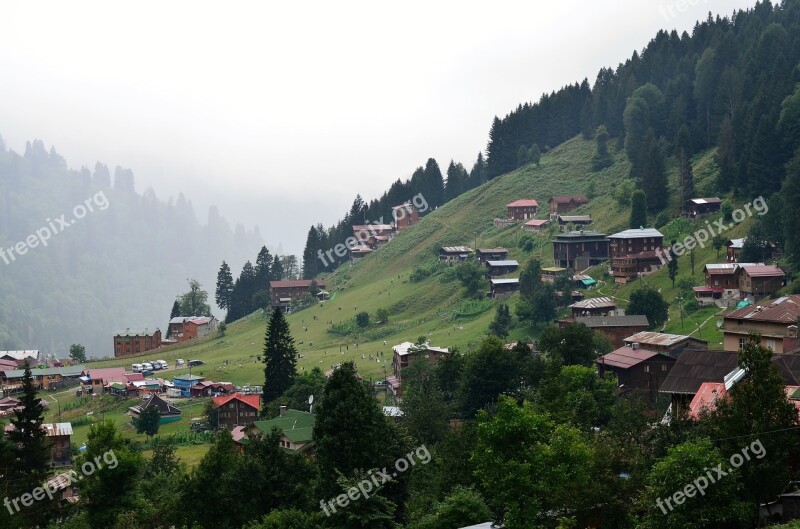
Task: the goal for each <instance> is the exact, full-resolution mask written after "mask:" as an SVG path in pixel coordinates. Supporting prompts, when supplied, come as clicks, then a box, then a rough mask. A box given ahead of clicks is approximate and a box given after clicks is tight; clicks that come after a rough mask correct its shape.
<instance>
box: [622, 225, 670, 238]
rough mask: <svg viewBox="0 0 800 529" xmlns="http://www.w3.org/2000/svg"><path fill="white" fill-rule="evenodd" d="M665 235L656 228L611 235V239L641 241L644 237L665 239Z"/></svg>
mask: <svg viewBox="0 0 800 529" xmlns="http://www.w3.org/2000/svg"><path fill="white" fill-rule="evenodd" d="M663 236H664V235H663V234H662V233H661V232H660V231H658V230H657V229H655V228H631V229H629V230H625V231H621V232H619V233H615V234H614V235H609V236H608V238H609V239H640V238H643V237H663Z"/></svg>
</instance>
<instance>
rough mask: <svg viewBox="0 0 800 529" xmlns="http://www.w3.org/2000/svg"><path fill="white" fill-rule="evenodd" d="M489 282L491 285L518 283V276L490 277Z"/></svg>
mask: <svg viewBox="0 0 800 529" xmlns="http://www.w3.org/2000/svg"><path fill="white" fill-rule="evenodd" d="M489 282H490V283H491V284H492V285H518V284H519V278H518V277H509V278H506V279H490V280H489Z"/></svg>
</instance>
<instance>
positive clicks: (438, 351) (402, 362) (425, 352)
mask: <svg viewBox="0 0 800 529" xmlns="http://www.w3.org/2000/svg"><path fill="white" fill-rule="evenodd" d="M392 353H393V356H392V376H391V377H389V378H388V380H387V381H388V382H389V385H388V387H389V391H390V392H391V393H392V396H393V397H394V398H395V399H399V398H401V397H402V396H403V386H402V384H403V372H404V371H405V370H406V369H408V367H409V366H411V365H412V364H414V363H416V362H420V361H425V362H430V364H431V365H435V364H437V363H439V362H440V361H441V360H442V359H443V358H446V357H449V356H450V350H449V349H447V348H446V347H432V346H431V345H429V344H427V343H425V344H422V345H416V344H413V343H411V342H403V343H401V344H398V345H395V346H393V347H392Z"/></svg>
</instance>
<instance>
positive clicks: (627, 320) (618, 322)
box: [574, 314, 650, 329]
mask: <svg viewBox="0 0 800 529" xmlns="http://www.w3.org/2000/svg"><path fill="white" fill-rule="evenodd" d="M574 319H575V323H582V324H584V325H586V326H587V327H589V328H590V329H594V328H598V327H641V326H644V327H649V326H650V322H648V321H647V316H644V315H641V314H632V315H630V316H577V317H575V318H574Z"/></svg>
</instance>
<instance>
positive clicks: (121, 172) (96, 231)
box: [0, 140, 264, 356]
mask: <svg viewBox="0 0 800 529" xmlns="http://www.w3.org/2000/svg"><path fill="white" fill-rule="evenodd" d="M0 144H2V142H1V141H0ZM263 244H264V241H263V240H262V238H261V234H260V233H259V231H258V228H257V227H256V228H251V229H245V227H244V226H242V225H241V224H237V225H236V226H235V227H233V228H232V227H231V225H230V224H229V223H228V221H227V220H225V218H224V217H223V216H221V215H220V213H219V211H218V210H217V208H216V207H211V208H209V209H208V211H207V212H202V213H196V212H195V210H194V207H193V205H192V202H191V200H190V199H187V198H186V197H185V196H184V195H183V194H180V195H178V197H177V198H173V197H170V198H168V199H166V200H164V199H159V198H158V196H157V195H156V193H155V191H153V190H152V189H146V190H145V191H144V192H142V193H140V192H137V191H136V185H135V180H134V173H133V171H131V170H129V169H123V168H121V167H116V168H115V169H109V167H108V166H106V165H105V164H102V163H97V164H96V165H95V166H94V167H93V168H92V169H91V170H90V169H88V168H86V167H81V168H79V169H74V168H70V166H69V164H68V161H67V160H65V159H64V158H63V157H61V156H60V155H59V154H58V152H57V151H56V149H55V148H54V147H51V148H49V149H48V148H47V147H46V146H45V144H44V143H43V142H42V141H40V140H35V141H33V142H29V143H28V144H27V146H26V149H25V152H24V153H23V154H18V153H16V152H14V151H11V150H8V149H6V148H5V146H3V147H2V148H0V292H2V298H0V349H16V348H24V349H40V350H43V351H45V352H48V353H56V354H58V355H59V356H66V352H67V350H68V348H69V345H70V344H72V343H82V344H84V345H85V346H86V348H87V353H88V354H89V355H96V356H108V355H113V349H112V336H113V333H114V332H115V331H118V330H122V329H126V328H131V329H143V328H149V329H150V330H153V329H155V328H156V327H160V328H161V329H162V331H166V324H167V321H168V319H169V315H170V309H171V308H172V303H173V301H174V299H175V297H176V296H177V295H179V294H181V293H183V292H185V291H186V290H188V285H187V279H188V278H196V279H198V280H199V281H200V282H201V283H202V284H203V286H204V287H205V288H206V289H208V290H209V291H210V292H212V294H211V295H212V297H213V291H214V283H215V281H216V271H217V268H218V267H219V264H220V262H221V261H222V260H223V259H227V260H229V261H230V262H231V265H232V267H234V269H235V270H236V269H238V268H241V266H242V264H243V263H244V262H245V260H247V259H251V260H252V259H254V258H255V256H256V254H257V253H258V249H259V248H260V247H261V246H262V245H263ZM218 315H219V314H218Z"/></svg>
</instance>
